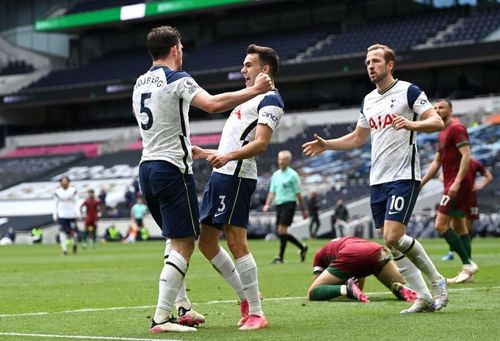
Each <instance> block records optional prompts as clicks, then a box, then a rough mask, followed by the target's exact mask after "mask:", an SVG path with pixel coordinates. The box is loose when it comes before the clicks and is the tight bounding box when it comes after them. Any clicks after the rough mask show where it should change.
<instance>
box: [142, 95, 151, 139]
mask: <svg viewBox="0 0 500 341" xmlns="http://www.w3.org/2000/svg"><path fill="white" fill-rule="evenodd" d="M150 98H151V92H145V93H143V94H141V113H145V114H146V115H148V121H147V122H146V123H143V122H141V128H142V129H143V130H149V129H151V127H152V126H153V113H152V112H151V109H149V108H148V107H147V106H146V105H145V104H144V102H145V101H146V100H147V99H150ZM141 121H142V120H141Z"/></svg>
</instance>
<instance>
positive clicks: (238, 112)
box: [193, 44, 284, 330]
mask: <svg viewBox="0 0 500 341" xmlns="http://www.w3.org/2000/svg"><path fill="white" fill-rule="evenodd" d="M278 67H279V59H278V55H277V54H276V52H275V51H274V50H273V49H272V48H269V47H264V46H258V45H254V44H252V45H250V46H248V48H247V55H246V57H245V60H244V62H243V67H242V69H241V73H242V74H243V77H244V78H245V84H246V86H247V87H251V86H253V84H254V82H255V80H256V77H257V75H258V74H259V73H266V74H269V75H270V76H271V79H273V80H274V77H275V76H276V73H277V72H278ZM283 113H284V104H283V100H282V99H281V96H280V94H279V92H278V90H277V89H276V88H274V81H273V89H272V90H270V91H268V92H267V93H265V94H262V95H259V96H257V97H255V98H253V99H251V100H249V101H247V102H245V103H243V104H242V105H240V106H238V107H236V108H235V109H234V110H233V111H232V113H231V115H230V116H229V118H228V119H227V121H226V124H225V125H224V129H223V130H222V136H221V140H220V143H219V148H218V149H217V150H206V149H202V148H199V147H197V146H193V157H194V158H207V160H208V162H209V163H210V164H211V165H212V166H213V167H214V170H213V172H212V174H211V176H210V179H209V180H208V183H207V185H206V187H205V192H204V193H203V201H202V204H201V208H200V218H201V220H200V221H201V233H200V240H199V244H198V245H199V248H200V250H201V252H202V253H203V254H204V255H205V257H206V258H207V259H208V260H209V261H210V262H211V263H212V265H213V266H214V267H215V268H216V269H217V271H218V272H219V273H220V274H221V275H222V277H223V278H224V279H225V280H226V281H227V282H228V283H229V284H230V285H231V286H232V288H233V289H234V290H235V292H236V294H237V296H238V298H239V300H240V310H241V319H240V321H239V322H238V326H239V327H240V330H255V329H261V328H266V327H267V325H268V322H267V319H266V317H265V315H264V313H263V311H262V306H261V303H260V295H259V283H258V276H257V264H256V263H255V259H254V258H253V255H252V254H251V253H250V250H249V248H248V243H247V226H248V217H249V213H250V198H251V196H252V193H253V192H254V191H255V186H256V184H257V163H256V160H255V156H256V155H259V154H261V153H263V152H264V151H265V150H266V149H267V146H268V145H269V141H270V140H271V136H272V134H273V132H274V131H275V130H276V128H277V127H278V124H279V122H280V119H281V117H282V116H283ZM221 231H224V234H225V237H226V239H227V244H228V247H229V250H230V251H231V253H232V255H233V257H234V259H235V261H234V262H233V260H232V259H231V257H230V256H229V254H228V253H227V252H226V250H224V249H223V248H222V247H220V245H219V236H220V233H221Z"/></svg>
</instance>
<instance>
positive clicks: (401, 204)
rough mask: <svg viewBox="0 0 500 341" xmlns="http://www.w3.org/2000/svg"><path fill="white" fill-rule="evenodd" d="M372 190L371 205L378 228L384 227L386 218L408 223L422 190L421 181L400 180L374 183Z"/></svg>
mask: <svg viewBox="0 0 500 341" xmlns="http://www.w3.org/2000/svg"><path fill="white" fill-rule="evenodd" d="M370 192H371V194H370V205H371V208H372V216H373V220H374V221H375V227H376V228H381V227H383V226H384V221H385V220H391V221H398V222H400V223H403V224H405V225H407V224H408V221H409V220H410V217H411V214H412V212H413V208H414V207H415V202H416V201H417V197H418V193H419V192H420V181H415V180H398V181H393V182H387V183H384V184H380V185H373V186H371V187H370Z"/></svg>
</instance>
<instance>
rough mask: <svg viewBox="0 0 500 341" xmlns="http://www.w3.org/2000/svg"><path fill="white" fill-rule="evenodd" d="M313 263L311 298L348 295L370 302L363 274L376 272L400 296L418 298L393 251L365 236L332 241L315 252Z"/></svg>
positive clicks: (376, 275) (411, 298)
mask: <svg viewBox="0 0 500 341" xmlns="http://www.w3.org/2000/svg"><path fill="white" fill-rule="evenodd" d="M313 266H314V270H313V271H314V273H313V279H314V282H313V283H312V285H311V287H310V288H309V290H308V293H307V294H308V297H309V299H310V300H311V301H324V300H329V299H332V298H335V297H338V296H347V297H349V298H352V299H354V300H357V301H360V302H364V303H367V302H369V301H368V297H367V296H366V295H365V293H363V291H362V284H363V282H364V277H367V276H370V275H375V277H377V279H378V280H379V281H380V282H381V283H382V284H384V285H385V286H386V287H387V288H389V289H390V290H391V291H392V292H393V293H394V295H396V297H398V298H399V299H402V300H406V301H408V302H413V301H415V299H416V297H417V293H416V292H415V291H413V290H412V289H410V288H408V287H406V286H405V285H404V284H405V283H406V281H405V279H404V277H403V276H402V275H401V274H400V273H399V271H398V268H397V266H396V264H395V263H394V262H393V261H392V257H391V253H390V252H389V251H386V250H385V249H384V247H383V246H382V245H380V244H377V243H374V242H370V241H368V240H365V239H361V238H357V237H343V238H338V239H333V240H331V241H329V242H328V243H327V244H326V245H325V246H323V247H322V248H321V249H320V250H318V251H317V252H316V254H315V255H314V263H313ZM358 280H359V282H360V285H359V286H358ZM360 287H361V288H360Z"/></svg>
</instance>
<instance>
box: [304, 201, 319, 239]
mask: <svg viewBox="0 0 500 341" xmlns="http://www.w3.org/2000/svg"><path fill="white" fill-rule="evenodd" d="M319 205H320V202H319V195H318V192H312V193H311V197H310V198H309V201H308V202H307V210H308V211H309V219H310V221H309V238H316V237H317V234H318V230H319V228H320V227H321V223H320V221H319Z"/></svg>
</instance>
